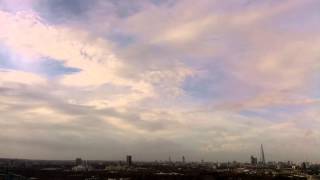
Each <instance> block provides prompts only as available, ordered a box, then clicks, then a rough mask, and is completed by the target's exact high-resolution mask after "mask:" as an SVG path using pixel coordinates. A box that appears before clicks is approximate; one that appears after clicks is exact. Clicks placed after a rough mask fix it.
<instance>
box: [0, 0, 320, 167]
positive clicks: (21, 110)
mask: <svg viewBox="0 0 320 180" xmlns="http://www.w3.org/2000/svg"><path fill="white" fill-rule="evenodd" d="M319 7H320V1H318V0H281V1H280V0H265V1H260V0H237V1H235V0H223V1H222V0H176V1H175V0H135V1H133V0H0V25H1V27H0V127H1V131H0V146H1V147H0V157H9V158H36V159H74V158H75V157H82V158H83V159H103V160H118V159H124V158H125V156H126V155H127V154H131V155H133V159H134V160H149V161H151V160H168V157H169V156H171V158H172V159H173V160H181V157H182V156H183V155H184V156H185V157H186V160H187V161H188V160H189V161H190V160H195V161H200V160H201V159H203V160H205V161H230V160H238V161H249V157H250V155H255V156H258V157H259V148H260V144H264V147H265V154H266V160H267V161H270V160H293V161H315V162H319V161H320V160H319V157H320V131H319V130H320V73H319V72H320V71H319V70H320V8H319Z"/></svg>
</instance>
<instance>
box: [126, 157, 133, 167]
mask: <svg viewBox="0 0 320 180" xmlns="http://www.w3.org/2000/svg"><path fill="white" fill-rule="evenodd" d="M127 165H128V166H131V165H132V156H131V155H127Z"/></svg>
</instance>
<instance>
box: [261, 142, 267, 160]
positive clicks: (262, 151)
mask: <svg viewBox="0 0 320 180" xmlns="http://www.w3.org/2000/svg"><path fill="white" fill-rule="evenodd" d="M260 150H261V164H263V165H265V164H266V159H265V156H264V150H263V145H262V144H261V148H260Z"/></svg>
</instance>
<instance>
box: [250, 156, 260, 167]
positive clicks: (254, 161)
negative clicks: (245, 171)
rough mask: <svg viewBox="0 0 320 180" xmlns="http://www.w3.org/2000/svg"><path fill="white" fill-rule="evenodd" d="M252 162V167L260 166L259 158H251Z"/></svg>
mask: <svg viewBox="0 0 320 180" xmlns="http://www.w3.org/2000/svg"><path fill="white" fill-rule="evenodd" d="M250 160H251V161H250V162H251V165H257V164H258V158H257V157H254V156H251V157H250Z"/></svg>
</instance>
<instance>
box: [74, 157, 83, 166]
mask: <svg viewBox="0 0 320 180" xmlns="http://www.w3.org/2000/svg"><path fill="white" fill-rule="evenodd" d="M75 163H76V166H79V165H82V163H83V162H82V159H81V158H76V160H75Z"/></svg>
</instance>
